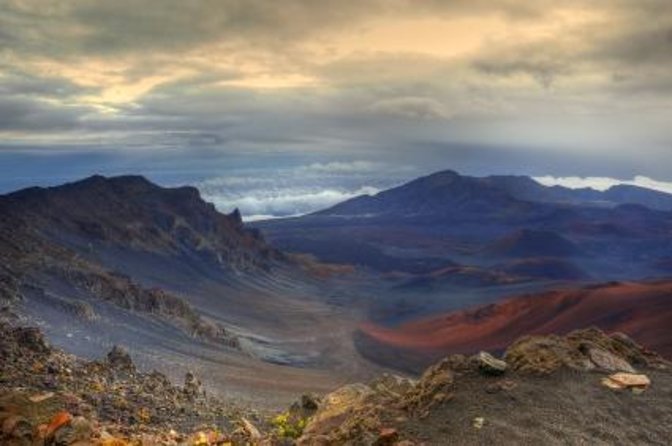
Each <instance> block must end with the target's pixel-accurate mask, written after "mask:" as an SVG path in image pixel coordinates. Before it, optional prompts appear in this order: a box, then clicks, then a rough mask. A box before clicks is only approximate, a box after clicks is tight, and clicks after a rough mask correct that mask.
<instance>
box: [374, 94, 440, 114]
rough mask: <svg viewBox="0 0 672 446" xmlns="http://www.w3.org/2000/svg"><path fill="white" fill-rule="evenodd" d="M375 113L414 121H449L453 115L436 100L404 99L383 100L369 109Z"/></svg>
mask: <svg viewBox="0 0 672 446" xmlns="http://www.w3.org/2000/svg"><path fill="white" fill-rule="evenodd" d="M369 110H370V111H372V112H374V113H380V114H384V115H391V116H399V117H403V118H414V119H449V118H450V117H451V116H452V115H451V113H449V112H448V110H447V109H446V107H444V105H443V104H441V103H440V102H439V101H437V100H436V99H432V98H421V97H404V98H393V99H383V100H380V101H378V102H376V103H374V104H372V105H371V106H370V107H369Z"/></svg>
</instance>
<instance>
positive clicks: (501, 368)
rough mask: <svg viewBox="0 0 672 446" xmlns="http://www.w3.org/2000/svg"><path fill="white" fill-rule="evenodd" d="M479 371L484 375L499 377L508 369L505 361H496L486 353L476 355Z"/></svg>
mask: <svg viewBox="0 0 672 446" xmlns="http://www.w3.org/2000/svg"><path fill="white" fill-rule="evenodd" d="M476 361H477V363H478V368H479V370H480V371H481V372H482V373H484V374H486V375H501V374H503V373H504V372H506V369H507V368H508V366H507V364H506V362H505V361H502V360H501V359H497V358H495V357H494V356H492V355H491V354H490V353H488V352H480V353H479V354H478V355H476Z"/></svg>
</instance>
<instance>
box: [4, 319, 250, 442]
mask: <svg viewBox="0 0 672 446" xmlns="http://www.w3.org/2000/svg"><path fill="white" fill-rule="evenodd" d="M243 415H244V416H245V417H246V419H248V420H252V421H248V422H249V423H257V422H259V421H258V418H257V415H256V414H254V413H247V412H246V411H243V410H241V409H240V408H237V407H235V406H233V405H227V404H225V403H223V402H222V401H219V400H217V399H215V398H212V397H206V395H205V392H204V391H203V389H202V387H201V384H200V381H199V380H198V378H197V377H196V376H195V375H194V374H193V373H188V374H187V376H186V377H185V385H184V387H179V386H176V385H173V384H172V383H171V382H170V380H169V379H168V378H167V377H166V376H165V375H163V374H161V373H159V372H151V373H142V372H139V371H138V370H137V368H136V366H135V365H134V364H133V361H132V359H131V357H130V356H129V354H128V352H126V350H125V349H123V348H121V347H119V346H114V347H113V348H112V349H111V351H110V352H109V353H108V355H107V356H106V358H105V360H102V361H92V362H89V361H84V360H81V359H78V358H76V357H74V356H71V355H67V354H65V353H63V352H62V351H60V350H57V349H54V348H52V347H50V346H49V345H48V344H47V343H46V341H45V339H44V336H43V335H42V333H41V332H40V331H39V330H38V329H35V328H22V327H20V328H15V327H11V326H9V325H7V324H2V323H0V444H2V445H5V444H7V445H33V444H36V445H42V444H44V445H71V444H75V445H86V444H91V442H94V443H95V442H97V443H102V444H110V445H113V444H118V445H122V444H125V443H122V442H121V441H122V440H124V441H125V440H131V439H138V438H145V440H146V441H145V443H143V444H183V443H187V444H196V443H195V442H192V441H191V439H192V437H194V438H195V436H196V435H197V434H203V435H206V436H207V439H208V440H207V442H202V443H201V444H202V445H210V444H219V443H216V442H215V440H217V442H219V441H220V440H221V443H224V441H225V440H226V441H228V440H229V439H231V438H233V437H234V434H235V435H236V436H237V438H239V439H242V440H244V439H245V438H247V437H248V436H249V435H250V434H249V433H247V431H245V430H244V429H242V425H241V427H240V428H238V429H236V426H238V425H239V424H240V423H241V422H240V419H241V416H243ZM226 432H230V434H227V433H226ZM192 433H193V434H192ZM106 438H107V439H108V440H110V441H112V439H114V440H115V441H116V440H119V443H111V442H109V443H104V441H103V440H105V439H106ZM213 439H215V440H213ZM211 440H212V441H211ZM242 440H241V441H242ZM152 441H153V442H154V443H152Z"/></svg>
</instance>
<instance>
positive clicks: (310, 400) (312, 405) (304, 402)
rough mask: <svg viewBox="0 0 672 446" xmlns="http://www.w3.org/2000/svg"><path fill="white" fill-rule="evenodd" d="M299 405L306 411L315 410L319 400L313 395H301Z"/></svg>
mask: <svg viewBox="0 0 672 446" xmlns="http://www.w3.org/2000/svg"><path fill="white" fill-rule="evenodd" d="M301 407H302V408H303V409H305V410H307V411H315V410H317V408H318V407H319V401H318V399H317V398H316V397H315V396H314V395H302V396H301Z"/></svg>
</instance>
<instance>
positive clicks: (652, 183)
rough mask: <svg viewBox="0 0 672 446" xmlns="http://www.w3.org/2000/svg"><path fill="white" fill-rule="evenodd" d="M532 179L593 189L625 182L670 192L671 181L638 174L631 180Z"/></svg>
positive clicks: (608, 178) (555, 184)
mask: <svg viewBox="0 0 672 446" xmlns="http://www.w3.org/2000/svg"><path fill="white" fill-rule="evenodd" d="M534 179H535V180H536V181H537V182H539V183H541V184H543V185H544V186H563V187H568V188H570V189H580V188H585V187H589V188H592V189H595V190H600V191H605V190H607V189H609V188H610V187H612V186H617V185H619V184H627V185H631V186H639V187H644V188H647V189H653V190H657V191H660V192H666V193H668V194H672V182H666V181H658V180H654V179H652V178H649V177H645V176H641V175H638V176H636V177H634V178H633V179H631V180H621V179H617V178H610V177H554V176H550V175H546V176H541V177H534Z"/></svg>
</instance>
